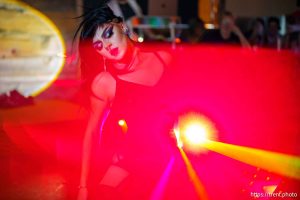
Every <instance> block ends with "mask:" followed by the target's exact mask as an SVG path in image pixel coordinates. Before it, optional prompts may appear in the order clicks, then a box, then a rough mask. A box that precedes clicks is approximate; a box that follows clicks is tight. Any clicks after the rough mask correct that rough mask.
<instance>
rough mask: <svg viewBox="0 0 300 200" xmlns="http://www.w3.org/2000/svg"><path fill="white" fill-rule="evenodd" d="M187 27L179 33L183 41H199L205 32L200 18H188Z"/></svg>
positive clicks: (193, 42)
mask: <svg viewBox="0 0 300 200" xmlns="http://www.w3.org/2000/svg"><path fill="white" fill-rule="evenodd" d="M188 27H189V28H188V29H187V30H184V31H183V33H182V35H181V40H182V41H183V42H188V43H192V44H195V43H199V42H201V41H202V39H203V36H204V33H205V27H204V22H203V21H202V19H200V18H194V19H190V20H189V24H188Z"/></svg>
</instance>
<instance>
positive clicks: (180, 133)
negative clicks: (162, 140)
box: [174, 113, 217, 152]
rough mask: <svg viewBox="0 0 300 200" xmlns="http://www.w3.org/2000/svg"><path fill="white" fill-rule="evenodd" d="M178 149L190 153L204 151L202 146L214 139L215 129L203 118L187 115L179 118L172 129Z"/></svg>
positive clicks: (196, 115) (197, 115)
mask: <svg viewBox="0 0 300 200" xmlns="http://www.w3.org/2000/svg"><path fill="white" fill-rule="evenodd" d="M174 133H175V136H176V139H177V145H178V147H180V148H182V147H184V148H185V149H188V150H191V151H196V152H199V151H204V150H205V149H204V148H203V147H202V146H203V144H204V143H205V142H207V141H209V140H215V139H216V136H215V135H216V133H217V131H216V128H215V126H214V124H213V123H212V122H211V121H210V120H209V119H208V118H207V117H205V116H203V115H200V114H197V113H187V114H185V115H183V116H181V117H180V118H179V121H178V125H176V127H175V128H174Z"/></svg>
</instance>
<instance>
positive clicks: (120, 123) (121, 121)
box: [118, 119, 126, 126]
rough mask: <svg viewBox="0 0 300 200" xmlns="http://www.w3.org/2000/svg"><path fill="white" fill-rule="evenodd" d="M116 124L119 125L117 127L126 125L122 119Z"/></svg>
mask: <svg viewBox="0 0 300 200" xmlns="http://www.w3.org/2000/svg"><path fill="white" fill-rule="evenodd" d="M118 124H119V126H124V125H126V122H125V120H124V119H120V120H119V122H118Z"/></svg>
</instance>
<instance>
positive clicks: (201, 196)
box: [179, 148, 208, 200]
mask: <svg viewBox="0 0 300 200" xmlns="http://www.w3.org/2000/svg"><path fill="white" fill-rule="evenodd" d="M179 151H180V154H181V156H182V159H183V161H184V163H185V166H186V169H187V172H188V175H189V177H190V180H191V181H192V183H193V185H194V187H195V190H196V193H197V196H198V197H199V199H203V200H208V196H207V194H206V191H205V188H204V186H203V184H202V182H201V181H200V179H199V177H198V175H197V173H196V171H195V169H194V167H193V165H192V163H191V162H190V160H189V159H188V157H187V155H186V154H185V152H184V151H183V149H181V148H179Z"/></svg>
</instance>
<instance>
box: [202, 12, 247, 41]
mask: <svg viewBox="0 0 300 200" xmlns="http://www.w3.org/2000/svg"><path fill="white" fill-rule="evenodd" d="M203 42H208V43H218V44H240V45H241V46H243V47H250V44H249V42H248V40H247V39H246V38H245V36H244V35H243V33H242V32H241V30H240V29H239V28H238V27H237V26H236V24H235V20H234V17H233V15H232V13H231V12H225V13H224V15H223V16H222V19H221V23H220V29H215V30H210V31H207V32H206V34H205V35H204V37H203Z"/></svg>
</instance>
